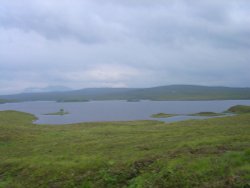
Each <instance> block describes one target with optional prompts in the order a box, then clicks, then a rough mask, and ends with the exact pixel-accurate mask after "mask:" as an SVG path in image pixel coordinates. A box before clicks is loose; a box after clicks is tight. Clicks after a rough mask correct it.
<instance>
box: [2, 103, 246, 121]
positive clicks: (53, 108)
mask: <svg viewBox="0 0 250 188" xmlns="http://www.w3.org/2000/svg"><path fill="white" fill-rule="evenodd" d="M238 104H241V105H250V100H224V101H223V100H221V101H140V102H126V101H90V102H71V103H70V102H67V103H57V102H50V101H44V102H21V103H8V104H0V110H17V111H23V112H28V113H32V114H34V115H36V116H37V117H38V120H37V121H36V122H35V123H37V124H69V123H79V122H95V121H130V120H164V121H166V122H174V121H182V120H186V119H202V118H203V117H197V116H185V115H181V116H175V117H170V118H159V119H155V118H151V117H150V116H151V115H152V114H156V113H167V114H192V113H198V112H207V111H210V112H223V111H225V110H226V109H228V108H229V107H231V106H234V105H238ZM60 109H64V110H65V111H67V112H69V113H70V114H67V115H63V116H55V115H54V116H51V115H44V114H47V113H53V112H58V111H59V110H60Z"/></svg>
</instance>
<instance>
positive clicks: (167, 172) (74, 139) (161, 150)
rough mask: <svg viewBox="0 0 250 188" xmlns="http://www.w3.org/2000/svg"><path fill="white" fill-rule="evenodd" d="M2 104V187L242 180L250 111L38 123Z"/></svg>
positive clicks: (247, 176)
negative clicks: (164, 119)
mask: <svg viewBox="0 0 250 188" xmlns="http://www.w3.org/2000/svg"><path fill="white" fill-rule="evenodd" d="M32 120H34V117H33V116H32V115H29V114H25V113H21V112H14V111H5V112H0V130H1V131H0V187H20V188H21V187H33V188H35V187H58V188H59V187H60V188H61V187H131V188H132V187H143V188H144V187H233V186H234V187H243V186H244V185H247V184H249V183H250V182H249V181H250V149H249V148H250V115H249V114H242V115H237V116H233V117H225V118H215V119H209V120H190V121H184V122H179V123H172V124H164V123H161V122H157V121H137V122H112V123H82V124H75V125H66V126H46V125H44V126H42V125H33V124H32V123H31V121H32Z"/></svg>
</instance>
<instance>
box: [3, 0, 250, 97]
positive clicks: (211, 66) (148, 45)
mask: <svg viewBox="0 0 250 188" xmlns="http://www.w3.org/2000/svg"><path fill="white" fill-rule="evenodd" d="M249 8H250V2H249V1H248V0H240V1H239V0H232V1H226V0H221V1H215V0H209V1H208V0H206V1H195V0H185V1H184V0H156V1H149V0H143V1H142V0H138V1H133V0H127V1H122V0H107V1H102V0H84V1H81V0H72V1H69V0H62V1H57V0H23V1H19V0H12V1H8V0H3V1H1V6H0V80H1V82H0V83H1V88H0V93H8V92H10V93H11V92H12V93H13V92H20V91H22V90H23V89H25V88H26V87H36V86H41V87H46V86H49V85H65V86H68V87H73V88H83V87H103V86H109V87H121V86H126V87H150V86H155V85H165V84H203V85H225V86H250V85H249V83H250V77H249V76H248V71H247V70H249V68H250V64H249V60H250V54H249V49H250V38H249V36H250V12H249Z"/></svg>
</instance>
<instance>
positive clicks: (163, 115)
mask: <svg viewBox="0 0 250 188" xmlns="http://www.w3.org/2000/svg"><path fill="white" fill-rule="evenodd" d="M173 116H176V115H175V114H165V113H158V114H153V115H152V116H151V117H153V118H169V117H173Z"/></svg>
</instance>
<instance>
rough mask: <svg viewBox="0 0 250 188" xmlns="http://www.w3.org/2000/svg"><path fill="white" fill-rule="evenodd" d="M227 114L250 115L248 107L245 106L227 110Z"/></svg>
mask: <svg viewBox="0 0 250 188" xmlns="http://www.w3.org/2000/svg"><path fill="white" fill-rule="evenodd" d="M227 112H231V113H237V114H242V113H250V106H245V105H236V106H232V107H231V108H229V109H228V110H227Z"/></svg>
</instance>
